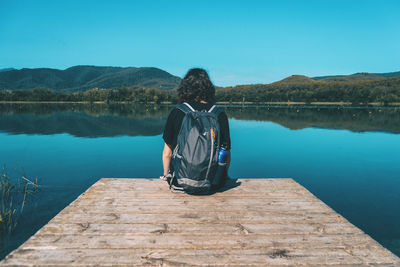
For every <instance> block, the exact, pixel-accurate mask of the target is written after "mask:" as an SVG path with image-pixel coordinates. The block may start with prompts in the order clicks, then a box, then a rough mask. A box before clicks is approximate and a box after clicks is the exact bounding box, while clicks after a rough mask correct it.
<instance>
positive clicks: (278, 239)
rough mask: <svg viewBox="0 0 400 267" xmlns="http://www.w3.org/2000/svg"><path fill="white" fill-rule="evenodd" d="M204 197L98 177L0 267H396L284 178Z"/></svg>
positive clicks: (397, 262)
mask: <svg viewBox="0 0 400 267" xmlns="http://www.w3.org/2000/svg"><path fill="white" fill-rule="evenodd" d="M238 182H240V183H241V184H240V185H239V186H236V187H233V188H231V189H228V190H225V191H223V192H218V193H215V194H214V195H211V196H190V195H185V194H173V193H171V192H170V191H169V189H168V186H167V184H166V183H165V182H163V181H161V180H159V179H114V178H104V179H101V180H99V181H98V182H97V183H95V184H94V185H93V186H91V187H90V188H89V189H88V190H87V191H86V192H85V193H83V194H81V195H80V196H79V197H78V198H77V199H76V200H75V201H73V202H72V203H71V204H70V205H69V206H67V207H66V208H65V209H64V210H62V211H61V212H60V213H59V214H58V215H57V216H55V217H54V218H53V219H52V220H51V221H50V222H49V223H48V224H46V225H45V226H44V227H43V228H42V229H40V230H39V231H38V232H37V233H36V234H35V235H33V236H32V237H31V238H30V239H28V240H27V241H26V242H25V243H24V244H22V245H21V246H20V247H19V248H18V249H16V250H14V251H13V252H12V253H10V254H9V255H8V256H7V257H6V258H5V259H4V260H3V261H1V262H0V265H1V266H138V265H146V266H149V265H150V266H216V265H222V266H250V265H251V266H400V259H399V258H398V257H397V256H395V255H394V254H392V253H391V252H390V251H388V250H387V249H385V248H383V247H382V246H381V245H380V244H378V243H377V242H376V241H374V240H373V239H372V238H371V237H369V236H368V235H366V234H365V233H364V232H362V231H361V230H360V229H358V228H357V227H355V226H354V225H352V224H351V223H349V222H348V221H347V220H346V219H345V218H343V217H342V216H340V215H339V214H337V213H336V212H335V211H334V210H332V209H331V208H329V207H328V206H327V205H325V204H324V203H323V202H322V201H320V200H319V199H317V198H316V197H315V196H314V195H312V194H311V193H310V192H309V191H307V190H306V189H305V188H304V187H302V186H301V185H299V184H298V183H296V182H295V181H294V180H292V179H241V180H238Z"/></svg>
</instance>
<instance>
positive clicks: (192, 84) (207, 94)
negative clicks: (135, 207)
mask: <svg viewBox="0 0 400 267" xmlns="http://www.w3.org/2000/svg"><path fill="white" fill-rule="evenodd" d="M178 95H179V98H180V100H181V102H182V103H184V102H185V103H186V104H185V105H182V104H181V105H180V106H178V107H176V108H174V109H173V110H172V111H171V113H170V114H169V116H168V119H167V123H166V126H165V130H164V134H163V139H164V141H165V145H164V151H163V166H164V176H162V177H161V178H163V179H165V178H166V177H167V176H168V174H170V176H171V174H175V176H177V178H178V180H179V178H180V176H182V175H183V176H184V175H185V173H184V172H183V173H182V172H180V173H174V169H173V168H174V166H175V168H177V167H176V166H180V164H181V162H180V160H181V159H180V158H177V159H175V160H174V159H172V164H171V158H172V157H173V155H172V154H173V153H172V151H176V150H177V149H178V147H179V145H178V141H179V140H178V139H179V138H186V137H182V136H181V137H179V136H180V132H181V128H183V127H184V126H183V125H182V123H183V121H184V118H185V116H186V115H187V113H193V114H198V115H196V116H199V114H201V115H205V117H207V118H208V117H209V118H212V117H213V115H215V117H216V124H217V125H216V126H213V127H214V128H215V131H216V130H217V129H218V130H217V132H215V131H214V129H208V128H209V127H210V126H209V125H210V124H212V122H213V120H212V119H211V120H210V122H207V120H206V122H204V124H206V125H207V126H200V127H203V128H207V127H208V128H207V129H201V131H202V132H203V135H204V137H207V136H211V137H214V138H217V140H213V141H215V144H216V145H217V146H218V147H215V148H214V150H212V152H211V155H210V156H209V157H208V158H207V159H209V162H210V164H209V166H208V169H207V171H206V172H205V173H207V175H208V176H210V177H204V176H205V175H204V173H202V171H201V170H203V169H204V168H203V167H202V166H204V165H205V163H204V162H199V160H197V161H193V157H195V158H197V159H199V158H202V159H204V154H205V153H209V152H204V151H211V150H208V149H207V148H203V149H202V148H201V147H198V146H197V145H196V144H193V145H194V146H193V147H196V149H190V148H186V149H188V150H189V152H185V157H186V158H188V157H189V158H190V159H185V162H187V163H184V164H183V168H185V167H186V165H193V166H200V167H198V169H199V170H200V171H198V172H196V170H195V168H194V170H191V171H192V173H191V176H193V177H192V179H194V180H195V181H199V179H201V178H204V179H208V180H209V181H210V182H211V180H212V179H213V178H214V177H213V176H214V175H215V167H216V164H217V159H218V155H217V154H218V149H219V148H221V147H223V148H224V150H225V151H229V150H230V146H231V143H230V136H229V124H228V118H227V116H226V114H225V112H224V111H222V110H220V109H219V108H218V107H215V105H214V95H215V89H214V86H213V85H212V83H211V81H210V80H209V78H208V75H207V73H206V72H205V71H204V70H202V69H191V70H190V71H189V72H188V73H187V74H186V76H185V78H184V79H183V80H182V82H181V84H180V86H179V88H178ZM185 109H186V111H185ZM209 111H211V112H209ZM191 117H193V115H191ZM186 121H187V120H186ZM189 124H190V123H189ZM194 125H196V126H197V127H199V126H198V124H196V123H195V124H194ZM186 127H187V126H186ZM190 127H192V126H190ZM188 130H189V131H190V129H188ZM195 132H196V131H192V135H193V134H195ZM207 133H209V134H208V135H207ZM181 135H185V136H186V134H181ZM199 137H200V139H204V138H202V136H200V135H199V136H198V137H195V139H196V140H197V139H198V138H199ZM192 139H193V138H192ZM204 140H206V141H201V142H200V144H202V143H205V142H209V143H210V142H211V141H207V140H210V139H204ZM180 142H185V140H184V141H182V140H181V141H180ZM189 142H194V141H193V140H192V141H189ZM197 142H198V141H197ZM210 144H211V147H212V144H213V143H210ZM181 146H182V145H181ZM205 146H208V145H205ZM182 149H183V148H182V147H181V148H180V151H182ZM193 150H200V152H195V151H193ZM192 151H193V152H192ZM201 151H203V152H201ZM188 153H198V154H197V155H189V154H188ZM174 154H176V153H174ZM202 154H203V155H202ZM211 163H212V165H211ZM178 168H181V167H178ZM210 169H211V171H210ZM226 169H227V168H226ZM193 171H194V172H193ZM200 176H203V177H200ZM225 178H227V173H226V171H225V175H224V177H223V178H222V179H221V180H220V181H219V184H216V186H222V185H223V182H224V179H225ZM172 181H175V185H179V182H181V185H182V184H183V182H182V181H177V180H174V179H172ZM190 184H193V182H190Z"/></svg>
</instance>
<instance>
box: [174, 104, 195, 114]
mask: <svg viewBox="0 0 400 267" xmlns="http://www.w3.org/2000/svg"><path fill="white" fill-rule="evenodd" d="M177 108H178V109H180V110H181V111H183V112H184V113H185V114H186V113H188V112H195V111H196V110H194V108H192V106H191V105H189V103H187V102H183V103H182V104H180V105H178V106H177Z"/></svg>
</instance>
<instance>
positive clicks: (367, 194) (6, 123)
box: [0, 104, 400, 258]
mask: <svg viewBox="0 0 400 267" xmlns="http://www.w3.org/2000/svg"><path fill="white" fill-rule="evenodd" d="M170 108H171V107H168V106H162V107H154V106H149V107H145V106H129V105H114V106H106V105H94V106H85V105H4V104H3V105H0V164H2V165H5V166H6V171H7V173H8V174H9V176H11V177H18V176H20V175H21V169H22V168H24V170H25V174H26V176H27V177H29V178H34V177H36V176H37V177H39V180H40V183H41V185H42V190H41V192H39V193H38V194H36V195H34V196H33V197H32V198H31V201H30V202H29V204H28V206H27V207H26V208H25V209H24V212H23V214H22V216H21V218H20V220H19V223H18V226H17V229H16V230H15V232H14V233H13V235H12V236H11V237H10V239H9V240H8V241H7V243H5V241H4V240H3V241H2V242H3V244H2V248H1V249H2V250H1V253H0V258H2V257H4V256H5V255H6V254H7V253H9V252H10V251H11V250H12V249H15V248H16V247H18V246H19V245H20V244H21V243H22V242H24V241H25V240H26V239H27V238H29V236H31V235H32V234H34V233H35V232H36V231H37V230H38V229H39V228H41V227H42V226H43V225H44V224H45V223H47V222H48V221H49V220H50V219H51V218H52V217H53V216H55V215H56V214H57V213H58V212H59V211H60V210H61V209H62V208H64V207H65V206H67V205H68V204H69V203H70V202H71V201H73V200H74V199H75V198H76V197H77V196H78V195H79V194H81V193H82V192H83V191H84V190H86V189H87V188H88V187H89V186H90V185H92V184H93V183H95V182H96V181H97V180H98V179H99V178H101V177H158V176H159V175H160V174H161V173H162V165H161V149H162V147H163V140H162V137H161V134H162V131H163V127H164V124H165V120H166V117H167V115H168V112H169V110H170ZM226 112H227V114H228V116H229V117H230V127H231V139H232V163H231V168H230V176H231V177H233V178H238V177H242V178H253V177H254V178H261V177H292V178H294V179H295V180H296V181H297V182H299V183H300V184H302V185H303V186H305V187H306V188H307V189H308V190H310V191H311V192H312V193H313V194H315V195H316V196H317V197H319V198H320V199H321V200H323V201H324V202H325V203H327V204H328V205H329V206H331V207H332V208H333V209H334V210H336V211H337V212H339V213H340V214H342V215H343V216H344V217H346V218H347V219H348V220H349V221H350V222H352V223H353V224H355V225H356V226H358V227H359V228H361V229H362V230H363V231H365V232H366V233H368V234H369V235H371V236H372V237H373V238H374V239H376V240H377V241H378V242H380V243H381V244H382V245H384V246H385V247H387V248H388V249H390V250H391V251H393V252H394V253H395V254H397V255H400V156H399V153H400V110H399V109H389V108H386V109H385V108H373V109H359V108H346V109H343V108H296V107H293V108H286V107H285V108H283V107H247V108H246V107H229V108H226Z"/></svg>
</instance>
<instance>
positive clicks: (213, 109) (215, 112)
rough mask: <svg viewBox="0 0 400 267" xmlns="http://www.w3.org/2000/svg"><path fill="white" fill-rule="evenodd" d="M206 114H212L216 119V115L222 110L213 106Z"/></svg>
mask: <svg viewBox="0 0 400 267" xmlns="http://www.w3.org/2000/svg"><path fill="white" fill-rule="evenodd" d="M208 112H211V113H214V114H215V116H216V117H218V115H219V114H220V113H221V112H222V110H221V109H220V108H219V107H218V106H217V105H213V106H212V107H211V108H210V109H209V110H208Z"/></svg>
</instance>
